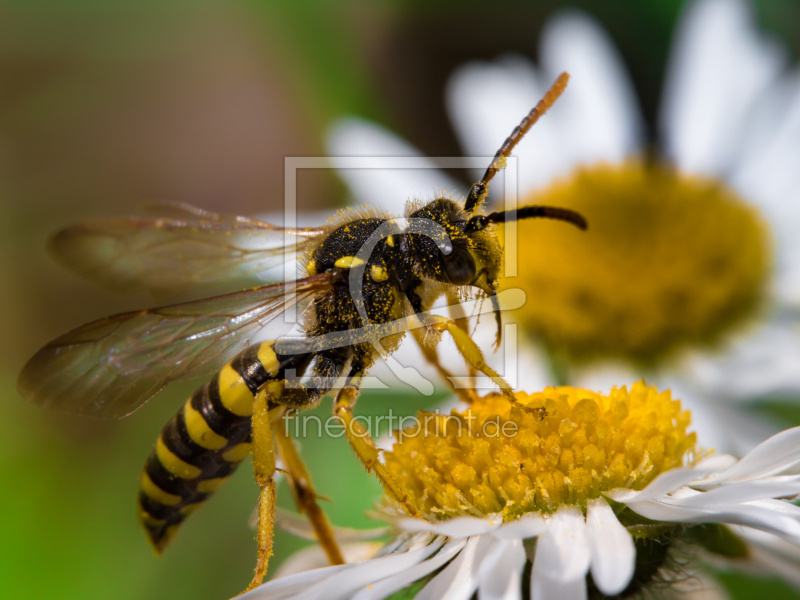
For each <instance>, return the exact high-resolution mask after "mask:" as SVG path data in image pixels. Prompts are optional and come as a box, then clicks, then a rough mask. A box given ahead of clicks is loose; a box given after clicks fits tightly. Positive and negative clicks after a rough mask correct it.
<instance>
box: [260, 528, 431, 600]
mask: <svg viewBox="0 0 800 600" xmlns="http://www.w3.org/2000/svg"><path fill="white" fill-rule="evenodd" d="M443 543H444V539H442V538H437V539H435V540H434V541H433V542H431V543H430V544H428V545H427V546H425V547H423V548H419V549H416V550H409V551H408V552H403V553H401V554H391V555H388V556H382V557H380V558H376V559H373V560H368V561H364V562H362V563H356V564H354V565H353V566H352V568H351V569H347V570H346V571H343V572H338V573H335V574H333V575H332V576H331V577H327V578H326V579H324V580H323V581H320V582H319V583H317V584H315V585H313V586H311V587H309V588H307V589H305V590H304V591H303V592H301V593H300V594H297V595H296V596H295V597H294V598H295V600H312V599H314V598H325V600H338V599H343V598H349V597H350V596H352V595H353V594H354V593H355V592H356V591H358V590H359V589H360V588H362V587H364V586H367V585H369V584H371V583H374V582H376V581H380V580H381V579H384V578H386V577H390V576H392V575H395V574H396V573H400V572H403V571H405V570H407V569H409V568H411V567H413V566H414V565H416V564H419V563H420V562H422V561H423V560H425V559H426V558H428V557H429V556H430V555H431V554H433V553H434V552H436V551H437V550H438V549H439V548H441V547H442V545H443ZM278 581H281V580H280V579H279V580H278ZM262 587H264V586H262Z"/></svg>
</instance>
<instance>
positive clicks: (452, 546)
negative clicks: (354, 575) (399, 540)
mask: <svg viewBox="0 0 800 600" xmlns="http://www.w3.org/2000/svg"><path fill="white" fill-rule="evenodd" d="M466 543H467V540H465V539H461V540H451V541H449V542H447V544H445V545H444V546H443V547H442V549H441V550H439V552H437V553H436V554H435V555H434V556H432V557H431V558H429V559H428V560H426V561H423V562H421V563H419V564H417V565H414V566H413V567H411V568H410V569H407V570H406V571H403V572H401V573H398V574H397V575H394V576H392V577H389V578H387V579H384V580H383V581H380V582H378V583H375V584H373V585H371V586H368V587H367V588H365V589H363V590H361V591H360V592H358V593H357V594H356V595H355V596H353V598H352V600H380V599H381V598H386V597H388V596H390V595H392V594H394V593H395V592H397V591H399V590H402V589H403V588H405V587H408V586H409V585H411V584H412V583H414V582H415V581H417V580H419V579H422V578H423V577H425V576H426V575H429V574H430V573H433V572H434V571H435V570H436V569H438V568H440V567H442V566H444V565H445V564H447V562H448V561H450V560H452V558H453V557H454V556H455V555H456V554H458V553H459V552H460V551H461V550H462V549H463V548H464V546H465V545H466Z"/></svg>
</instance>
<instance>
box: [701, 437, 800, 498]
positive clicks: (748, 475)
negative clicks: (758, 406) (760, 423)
mask: <svg viewBox="0 0 800 600" xmlns="http://www.w3.org/2000/svg"><path fill="white" fill-rule="evenodd" d="M798 463H800V427H793V428H792V429H787V430H786V431H782V432H781V433H779V434H777V435H774V436H772V437H771V438H769V439H768V440H767V441H765V442H764V443H762V444H759V445H758V446H757V447H756V448H754V449H753V450H752V451H751V452H750V453H748V454H747V456H745V457H744V458H743V459H742V460H740V461H739V462H738V463H736V464H735V465H733V466H731V467H730V468H728V469H725V470H724V471H722V472H721V473H719V474H717V475H713V476H712V477H709V478H708V479H707V480H706V481H704V482H702V484H701V485H702V486H703V487H709V486H712V485H721V484H723V483H730V482H733V481H745V480H748V479H763V478H764V477H769V476H771V475H776V474H778V473H781V472H783V471H785V470H786V469H789V468H791V467H793V466H795V465H797V464H798Z"/></svg>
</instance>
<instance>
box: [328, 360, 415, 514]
mask: <svg viewBox="0 0 800 600" xmlns="http://www.w3.org/2000/svg"><path fill="white" fill-rule="evenodd" d="M362 376H363V373H362V372H361V371H359V370H356V371H352V372H351V374H350V377H349V378H348V380H347V383H346V384H345V386H344V387H343V388H342V389H341V390H339V393H338V394H337V395H336V399H335V401H334V403H333V416H335V417H338V418H339V419H341V422H342V426H343V427H344V431H345V435H346V437H347V441H348V442H350V446H351V447H352V448H353V450H354V451H355V453H356V456H358V458H359V460H361V464H363V465H364V468H365V469H366V470H367V472H368V473H374V474H375V476H376V477H377V478H378V481H380V482H381V485H382V486H383V489H384V491H385V492H386V494H387V495H388V496H389V497H390V498H393V499H394V500H395V501H397V503H398V504H400V505H401V506H402V507H403V508H404V509H405V511H406V512H407V513H408V514H409V515H410V516H412V517H414V516H417V515H418V514H419V511H418V510H417V507H416V506H415V505H414V503H413V502H412V501H411V499H410V498H409V497H408V494H406V493H405V491H403V488H402V487H401V486H400V485H399V484H398V483H397V482H396V481H395V480H394V478H393V477H392V476H391V475H390V474H389V471H387V470H386V467H384V465H383V463H381V461H380V459H379V450H378V449H377V448H376V447H375V442H374V441H373V440H372V437H370V435H369V432H368V431H367V430H366V429H365V428H364V426H363V425H362V424H361V423H360V422H359V421H356V420H355V418H354V417H353V408H355V405H356V401H357V400H358V394H359V388H360V386H361V377H362Z"/></svg>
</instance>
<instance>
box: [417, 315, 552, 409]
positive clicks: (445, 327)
mask: <svg viewBox="0 0 800 600" xmlns="http://www.w3.org/2000/svg"><path fill="white" fill-rule="evenodd" d="M424 323H425V325H426V326H427V327H428V328H429V329H432V330H434V331H446V332H448V333H449V334H450V335H451V337H452V338H453V341H454V342H455V343H456V347H457V348H458V351H459V353H461V356H463V357H464V360H466V361H467V364H468V365H470V366H472V367H473V368H474V369H476V370H477V371H480V372H481V373H483V374H484V375H486V376H487V377H488V378H489V379H491V380H492V381H494V382H495V384H497V386H498V387H499V388H500V389H501V390H502V392H503V393H504V394H505V395H506V397H507V398H508V400H509V402H511V404H513V405H514V406H517V407H518V408H520V409H522V410H524V411H525V412H531V413H536V414H537V415H539V416H542V415H541V411H542V409H533V408H528V407H527V406H525V405H524V404H522V403H521V402H520V401H519V400H517V399H516V398H515V397H514V390H513V389H512V388H511V386H510V385H508V383H507V382H506V380H505V379H503V378H502V377H501V376H500V374H499V373H498V372H497V371H495V370H494V369H492V368H491V367H490V366H489V365H487V364H486V361H485V360H484V358H483V352H481V349H480V348H479V347H478V345H477V344H476V343H475V342H474V341H473V340H472V338H471V337H470V336H469V334H468V333H466V332H465V331H464V330H463V329H461V328H460V327H459V326H458V325H456V323H455V322H453V321H452V320H450V319H445V318H444V317H439V316H437V315H428V316H427V317H425V319H424Z"/></svg>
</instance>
